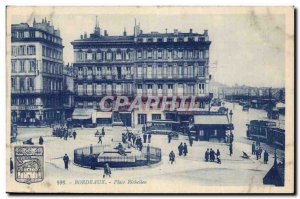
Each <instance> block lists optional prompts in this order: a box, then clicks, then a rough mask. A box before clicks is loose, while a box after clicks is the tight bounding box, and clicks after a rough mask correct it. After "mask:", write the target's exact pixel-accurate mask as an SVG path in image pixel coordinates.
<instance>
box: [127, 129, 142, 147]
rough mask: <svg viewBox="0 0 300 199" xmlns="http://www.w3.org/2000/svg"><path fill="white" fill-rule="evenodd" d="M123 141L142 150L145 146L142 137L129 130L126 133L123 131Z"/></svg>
mask: <svg viewBox="0 0 300 199" xmlns="http://www.w3.org/2000/svg"><path fill="white" fill-rule="evenodd" d="M122 143H124V144H128V145H129V146H134V147H136V148H137V149H138V150H140V151H142V148H143V141H142V138H141V137H140V136H139V135H138V136H136V135H135V134H133V133H132V132H130V131H128V130H127V131H126V133H122ZM144 143H145V142H144Z"/></svg>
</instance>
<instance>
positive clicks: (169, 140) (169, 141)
mask: <svg viewBox="0 0 300 199" xmlns="http://www.w3.org/2000/svg"><path fill="white" fill-rule="evenodd" d="M171 140H172V136H171V134H168V143H171Z"/></svg>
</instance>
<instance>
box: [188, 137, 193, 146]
mask: <svg viewBox="0 0 300 199" xmlns="http://www.w3.org/2000/svg"><path fill="white" fill-rule="evenodd" d="M189 142H190V146H191V147H192V146H193V138H192V137H191V136H189Z"/></svg>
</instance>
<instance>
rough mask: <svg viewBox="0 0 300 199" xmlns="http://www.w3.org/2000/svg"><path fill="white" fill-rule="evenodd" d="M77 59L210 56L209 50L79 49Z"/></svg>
mask: <svg viewBox="0 0 300 199" xmlns="http://www.w3.org/2000/svg"><path fill="white" fill-rule="evenodd" d="M74 54H75V60H76V61H77V62H81V61H95V60H98V61H122V60H123V61H124V60H125V61H128V60H132V59H135V56H136V59H146V60H152V59H156V60H157V59H158V60H159V59H179V60H180V59H207V58H208V57H209V54H208V50H166V49H162V50H152V49H149V50H137V51H136V52H135V51H134V52H129V51H120V50H119V51H118V50H117V51H111V50H108V51H98V52H92V51H90V52H89V51H87V52H84V51H79V52H75V53H74Z"/></svg>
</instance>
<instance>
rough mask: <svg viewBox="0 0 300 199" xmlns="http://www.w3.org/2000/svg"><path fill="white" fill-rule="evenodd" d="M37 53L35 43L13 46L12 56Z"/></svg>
mask: <svg viewBox="0 0 300 199" xmlns="http://www.w3.org/2000/svg"><path fill="white" fill-rule="evenodd" d="M35 54H36V47H35V45H20V46H15V45H13V46H11V55H12V56H23V55H35Z"/></svg>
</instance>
